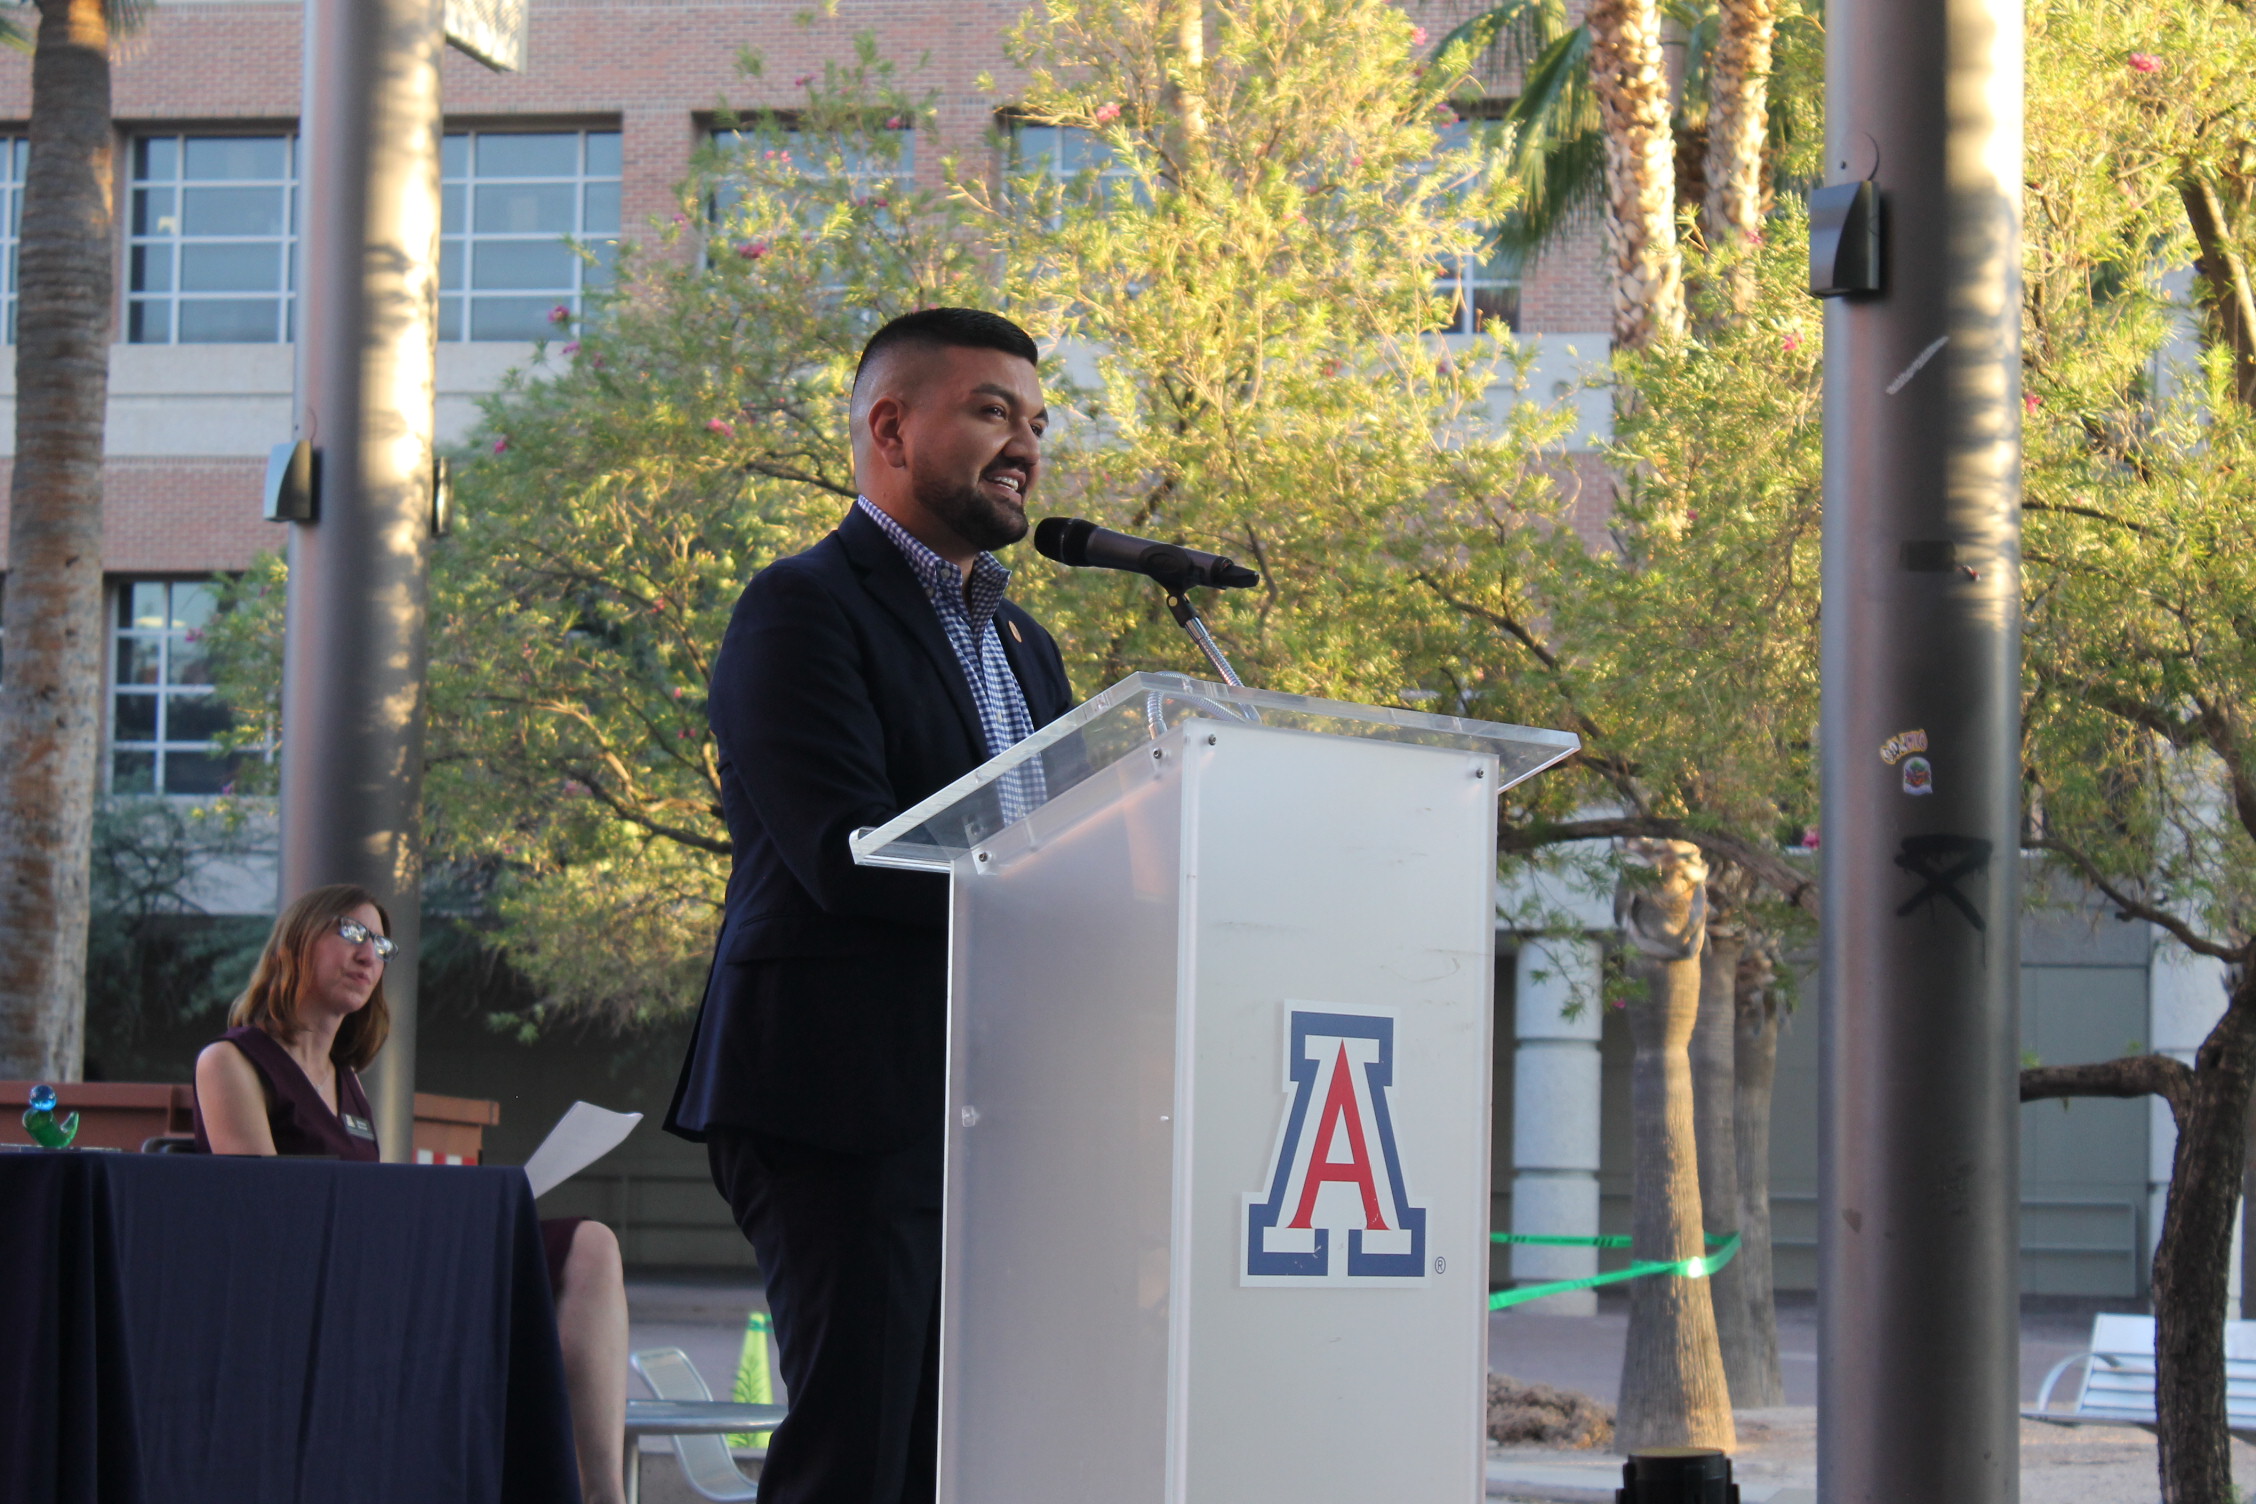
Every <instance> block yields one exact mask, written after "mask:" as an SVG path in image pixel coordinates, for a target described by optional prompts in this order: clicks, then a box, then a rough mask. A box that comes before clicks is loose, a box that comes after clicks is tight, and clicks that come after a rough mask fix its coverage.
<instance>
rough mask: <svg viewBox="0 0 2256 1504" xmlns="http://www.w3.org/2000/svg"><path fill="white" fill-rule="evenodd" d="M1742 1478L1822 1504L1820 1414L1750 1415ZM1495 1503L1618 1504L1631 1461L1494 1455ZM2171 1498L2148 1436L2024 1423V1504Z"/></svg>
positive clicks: (2251, 1453)
mask: <svg viewBox="0 0 2256 1504" xmlns="http://www.w3.org/2000/svg"><path fill="white" fill-rule="evenodd" d="M1738 1421H1739V1449H1738V1451H1736V1452H1735V1453H1733V1454H1732V1459H1731V1465H1732V1472H1733V1475H1734V1476H1735V1477H1736V1478H1737V1480H1738V1482H1739V1491H1740V1498H1741V1499H1742V1500H1743V1501H1744V1504H1816V1499H1817V1493H1816V1483H1817V1412H1816V1410H1814V1409H1811V1408H1809V1407H1807V1406H1799V1407H1791V1408H1787V1409H1783V1410H1744V1411H1741V1412H1740V1414H1739V1417H1738ZM2233 1471H2234V1473H2235V1474H2236V1475H2237V1476H2239V1477H2241V1478H2256V1449H2252V1448H2250V1447H2247V1446H2245V1445H2243V1444H2241V1443H2240V1442H2237V1441H2236V1442H2234V1443H2233ZM1488 1476H1489V1484H1488V1492H1489V1497H1490V1498H1492V1499H1505V1500H1525V1501H1538V1500H1540V1501H1544V1504H1613V1498H1614V1490H1615V1489H1616V1488H1618V1487H1619V1486H1620V1485H1621V1458H1619V1457H1605V1456H1598V1455H1594V1454H1592V1453H1588V1452H1581V1453H1577V1452H1556V1451H1546V1450H1543V1449H1540V1448H1535V1447H1510V1448H1495V1449H1492V1450H1491V1451H1490V1453H1489V1461H1488ZM2160 1497H2161V1489H2160V1487H2159V1485H2158V1484H2157V1483H2156V1481H2155V1474H2154V1438H2153V1437H2151V1436H2149V1435H2147V1434H2146V1433H2145V1432H2144V1431H2134V1430H2126V1429H2116V1428H2112V1427H2109V1428H2100V1427H2089V1428H2083V1429H2070V1428H2067V1427H2063V1426H2048V1425H2044V1424H2041V1423H2040V1422H2037V1421H2023V1422H2022V1423H2021V1501H2022V1504H2152V1501H2154V1500H2156V1499H2159V1498H2160Z"/></svg>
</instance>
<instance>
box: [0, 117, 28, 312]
mask: <svg viewBox="0 0 2256 1504" xmlns="http://www.w3.org/2000/svg"><path fill="white" fill-rule="evenodd" d="M30 159H31V143H30V142H29V141H27V140H25V139H24V138H23V137H21V136H0V260H5V261H6V262H7V266H6V268H5V269H4V270H0V289H4V290H0V298H5V299H6V300H7V305H8V306H7V311H6V317H5V319H4V320H0V328H5V329H6V330H7V343H9V344H11V345H12V344H14V343H15V342H16V276H17V272H16V246H17V244H18V242H19V241H20V240H21V238H22V234H23V179H24V166H25V164H26V163H27V162H28V161H30Z"/></svg>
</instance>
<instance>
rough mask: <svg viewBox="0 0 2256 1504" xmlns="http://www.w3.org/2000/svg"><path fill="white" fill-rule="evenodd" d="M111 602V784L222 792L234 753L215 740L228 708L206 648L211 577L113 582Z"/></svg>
mask: <svg viewBox="0 0 2256 1504" xmlns="http://www.w3.org/2000/svg"><path fill="white" fill-rule="evenodd" d="M116 600H117V608H116V609H117V618H116V625H115V627H113V628H112V631H111V640H112V643H113V645H114V648H115V652H116V657H115V660H114V662H115V670H114V674H115V677H114V680H113V683H112V686H111V694H110V792H111V793H113V794H224V793H228V792H230V791H231V790H232V789H233V787H234V779H235V771H234V770H235V758H236V754H233V753H228V752H224V751H222V750H221V749H220V748H219V747H217V746H215V745H214V744H213V739H214V738H215V737H217V736H219V735H220V734H221V733H223V732H224V731H225V730H226V729H227V726H228V722H229V715H228V710H227V707H226V706H225V705H224V704H222V703H221V702H220V700H219V698H218V697H217V696H216V695H215V694H214V693H213V692H212V686H211V674H210V670H209V665H208V663H207V661H206V658H205V653H204V629H205V627H206V626H208V625H209V624H210V622H211V617H212V612H213V609H214V607H215V605H216V597H215V596H214V594H213V591H212V587H211V585H210V583H209V582H206V581H191V580H120V581H119V582H118V583H117V586H116Z"/></svg>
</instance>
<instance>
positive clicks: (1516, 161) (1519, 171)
mask: <svg viewBox="0 0 2256 1504" xmlns="http://www.w3.org/2000/svg"><path fill="white" fill-rule="evenodd" d="M1781 9H1782V7H1781V6H1780V5H1779V4H1778V3H1777V0H1660V3H1659V4H1658V6H1657V12H1658V15H1659V17H1660V19H1661V20H1663V21H1666V22H1667V23H1669V24H1670V25H1672V26H1673V27H1674V28H1675V29H1676V30H1677V32H1679V33H1680V34H1681V36H1682V38H1683V46H1684V49H1685V58H1684V77H1683V87H1682V89H1681V91H1680V93H1679V95H1678V98H1677V100H1676V104H1675V107H1674V110H1673V112H1672V114H1671V119H1670V129H1671V136H1672V139H1673V141H1674V142H1675V146H1676V151H1675V155H1674V161H1675V162H1676V164H1677V168H1678V170H1677V172H1676V173H1675V177H1676V183H1675V188H1676V192H1677V202H1676V205H1675V207H1676V208H1677V209H1678V210H1681V209H1682V208H1685V207H1688V206H1689V205H1687V203H1686V200H1687V198H1690V199H1691V200H1692V201H1693V204H1694V205H1696V206H1697V207H1698V209H1699V211H1700V219H1701V225H1702V229H1703V231H1704V233H1705V234H1706V235H1707V237H1708V239H1709V241H1710V242H1711V243H1713V244H1725V243H1732V242H1739V241H1743V240H1744V239H1745V238H1746V237H1747V235H1748V234H1749V233H1750V232H1752V231H1754V230H1755V229H1756V228H1757V227H1759V225H1760V224H1761V222H1762V216H1763V214H1764V213H1765V212H1766V211H1767V210H1768V208H1769V206H1770V198H1771V191H1772V187H1773V183H1772V176H1773V173H1772V168H1771V164H1772V162H1773V161H1774V159H1775V158H1776V157H1777V156H1778V155H1779V153H1780V149H1781V148H1782V147H1783V146H1784V145H1786V144H1787V142H1789V141H1790V140H1792V139H1793V138H1794V137H1796V136H1797V135H1798V134H1800V133H1801V132H1804V131H1807V130H1809V129H1810V128H1811V126H1812V125H1813V124H1814V122H1812V121H1810V120H1805V119H1801V118H1798V116H1797V115H1796V114H1794V113H1780V112H1778V111H1776V110H1774V109H1773V102H1772V100H1771V97H1770V89H1769V83H1770V70H1771V54H1772V50H1773V45H1774V42H1775V40H1776V38H1777V37H1778V35H1779V28H1780V24H1781V19H1782V17H1781ZM1783 9H1784V10H1785V11H1786V12H1787V15H1786V17H1785V19H1789V20H1795V21H1804V22H1806V21H1807V20H1808V18H1807V17H1805V16H1803V15H1801V13H1800V11H1799V10H1798V8H1796V7H1794V6H1791V5H1789V6H1786V7H1783ZM1808 29H1809V30H1810V31H1812V32H1814V27H1810V28H1808ZM1795 35H1796V36H1797V37H1800V33H1795ZM1800 39H1801V41H1802V42H1803V43H1804V44H1808V43H1810V42H1813V41H1814V36H1811V37H1801V38H1800ZM1468 40H1469V41H1471V42H1473V43H1474V44H1475V45H1476V46H1478V47H1490V46H1493V47H1494V48H1495V49H1496V57H1497V61H1498V62H1499V63H1500V64H1502V65H1503V66H1505V67H1507V68H1509V67H1513V66H1517V67H1518V68H1519V70H1520V78H1521V87H1520V92H1519V95H1518V97H1517V98H1516V99H1514V100H1513V102H1512V106H1511V108H1510V109H1509V110H1508V111H1506V112H1505V115H1504V124H1505V126H1506V128H1507V134H1508V146H1507V148H1506V150H1507V158H1506V164H1505V165H1506V171H1507V172H1508V173H1509V174H1510V176H1511V177H1512V178H1513V179H1514V180H1515V182H1516V183H1517V184H1518V187H1519V190H1520V199H1519V202H1520V208H1519V209H1518V210H1517V211H1516V212H1515V213H1514V214H1513V216H1512V217H1511V218H1510V219H1509V220H1507V221H1506V222H1505V223H1504V224H1503V225H1502V226H1500V227H1499V228H1498V233H1497V240H1498V244H1499V246H1500V247H1501V248H1502V249H1504V250H1506V251H1509V252H1516V253H1518V254H1520V255H1523V256H1532V255H1534V254H1536V253H1537V252H1539V251H1541V250H1543V249H1544V248H1546V247H1548V246H1549V245H1551V244H1553V243H1555V242H1556V241H1557V240H1558V238H1559V237H1560V235H1561V233H1562V232H1563V231H1564V230H1565V229H1566V228H1567V227H1568V226H1569V225H1570V224H1572V223H1574V222H1576V221H1577V219H1578V218H1579V217H1580V216H1581V215H1582V214H1584V213H1586V212H1588V211H1590V210H1592V209H1595V208H1597V207H1598V206H1599V205H1600V204H1601V202H1604V201H1608V200H1609V199H1610V198H1611V197H1612V194H1611V193H1610V191H1609V182H1608V175H1607V162H1608V160H1609V156H1608V147H1609V143H1608V136H1607V128H1606V123H1605V117H1604V115H1603V113H1602V110H1601V105H1600V91H1599V89H1598V88H1597V87H1596V86H1595V84H1594V80H1593V76H1592V72H1591V55H1592V42H1593V34H1592V31H1591V27H1590V24H1589V22H1587V21H1586V22H1585V23H1584V24H1582V25H1578V26H1569V25H1567V24H1566V10H1565V4H1564V0H1505V3H1503V4H1501V5H1498V6H1496V7H1495V8H1494V9H1491V10H1488V11H1484V12H1482V13H1480V14H1478V15H1475V16H1473V17H1472V18H1471V19H1469V20H1467V21H1465V22H1463V23H1462V24H1460V25H1459V26H1457V27H1456V28H1455V29H1454V30H1452V31H1451V32H1449V34H1448V35H1446V36H1444V37H1443V38H1442V39H1441V41H1440V43H1439V44H1438V45H1437V46H1436V48H1435V51H1434V55H1435V56H1439V55H1440V52H1441V50H1442V49H1445V48H1447V47H1449V46H1451V45H1453V44H1454V43H1457V42H1460V41H1468ZM1735 301H1736V300H1735Z"/></svg>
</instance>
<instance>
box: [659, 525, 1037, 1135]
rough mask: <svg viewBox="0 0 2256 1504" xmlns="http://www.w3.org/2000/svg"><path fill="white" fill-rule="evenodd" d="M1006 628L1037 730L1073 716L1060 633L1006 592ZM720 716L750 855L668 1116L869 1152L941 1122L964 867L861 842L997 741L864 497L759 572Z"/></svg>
mask: <svg viewBox="0 0 2256 1504" xmlns="http://www.w3.org/2000/svg"><path fill="white" fill-rule="evenodd" d="M995 627H996V635H997V636H998V637H999V638H1000V639H1001V640H1002V644H1003V652H1004V655H1005V657H1007V658H1008V659H1009V661H1010V666H1011V669H1012V671H1013V672H1014V673H1015V674H1016V675H1017V677H1018V682H1019V685H1020V687H1021V688H1022V689H1023V690H1024V691H1025V694H1026V704H1027V708H1028V709H1029V710H1030V711H1031V712H1032V713H1033V720H1034V724H1035V725H1036V726H1037V727H1039V726H1044V725H1047V724H1048V723H1049V722H1051V721H1053V720H1055V719H1057V718H1058V717H1059V716H1061V715H1063V714H1065V712H1066V711H1067V710H1069V709H1071V708H1072V691H1071V689H1070V688H1069V687H1068V685H1067V683H1066V677H1065V664H1064V661H1063V660H1062V659H1061V658H1060V657H1059V655H1058V650H1057V644H1056V643H1055V642H1054V641H1052V640H1051V638H1050V634H1049V633H1047V632H1045V631H1043V630H1042V628H1041V627H1040V626H1039V625H1037V624H1036V623H1035V621H1034V618H1033V617H1031V616H1029V615H1027V614H1026V613H1025V612H1024V611H1022V610H1020V609H1019V608H1018V607H1017V606H1014V605H1012V604H1011V603H1010V602H1008V601H1005V602H1004V603H1003V604H1002V606H1001V607H1000V609H999V610H998V611H997V613H996V617H995ZM1014 628H1015V629H1016V630H1013V629H1014ZM706 715H707V719H708V720H709V721H710V722H711V724H712V728H713V735H714V738H715V740H716V741H717V742H718V744H719V750H720V773H721V805H722V812H723V814H724V816H725V817H726V819H727V821H728V828H729V840H730V842H731V843H732V845H733V848H734V858H733V866H732V868H731V871H730V873H729V884H728V900H727V908H726V912H725V915H724V917H723V919H722V923H721V934H720V940H719V943H718V944H717V945H716V946H715V948H714V952H713V969H712V972H711V975H710V977H709V978H708V980H707V982H706V984H705V999H704V1002H703V1004H702V1005H701V1006H700V1008H699V1009H698V1015H697V1026H696V1030H695V1033H694V1035H693V1037H692V1039H691V1043H690V1048H689V1056H688V1058H687V1059H686V1060H684V1061H683V1062H682V1072H681V1080H680V1082H679V1084H678V1085H677V1086H676V1087H675V1089H674V1101H673V1106H672V1108H671V1109H670V1110H669V1111H668V1113H667V1115H666V1128H667V1130H668V1131H669V1132H672V1133H677V1134H680V1135H681V1136H682V1137H684V1138H690V1139H702V1138H703V1137H704V1136H705V1133H706V1130H708V1129H710V1128H715V1127H732V1128H748V1129H753V1130H755V1131H758V1132H763V1133H770V1134H774V1135H777V1136H779V1137H783V1138H789V1139H795V1140H798V1141H800V1142H804V1143H810V1144H815V1145H818V1146H821V1147H825V1148H832V1149H839V1150H845V1151H850V1152H857V1153H883V1152H889V1151H891V1150H894V1149H899V1148H905V1147H907V1146H908V1145H909V1144H911V1143H913V1142H915V1141H916V1140H918V1139H920V1138H922V1137H924V1136H926V1135H927V1134H933V1133H937V1132H938V1130H939V1128H940V1115H941V1111H942V1094H943V1090H944V1085H945V1083H944V1081H943V1079H942V1077H943V1073H944V1070H945V1060H946V1049H947V1040H946V1031H947V1025H946V1018H947V987H948V982H947V924H948V915H947V893H948V880H947V879H946V878H945V877H943V876H940V875H938V874H935V873H923V872H902V871H895V870H888V869H885V868H873V867H857V866H855V865H854V860H853V858H852V856H851V855H849V854H848V851H847V847H846V841H847V837H848V836H849V835H851V834H852V833H853V832H854V831H855V830H856V829H858V828H860V827H863V826H870V825H882V824H884V823H885V822H886V821H887V820H889V819H891V818H892V817H893V816H894V815H897V814H899V813H900V812H901V811H902V810H905V809H907V808H909V807H910V806H911V805H913V804H915V803H916V802H917V801H918V800H920V799H923V798H925V797H926V796H927V795H929V794H931V793H932V792H934V791H935V790H937V789H939V788H941V787H942V786H944V785H946V784H948V783H950V782H952V781H954V780H955V779H957V778H960V777H962V776H963V775H964V774H965V773H968V772H970V771H971V770H972V769H973V768H975V767H977V766H979V764H981V763H983V762H985V761H986V760H987V742H986V735H985V733H984V731H983V730H982V729H981V727H980V722H979V712H978V708H977V707H976V706H975V705H974V704H973V702H972V698H971V686H970V685H969V684H968V683H967V682H966V681H965V679H964V674H963V669H962V667H961V665H959V664H958V663H957V661H956V655H955V652H954V650H953V649H951V648H950V647H949V645H948V637H947V633H946V632H945V631H944V630H943V629H942V628H941V625H940V619H939V616H938V615H937V614H936V613H935V612H934V610H933V607H932V602H931V601H930V600H928V599H927V598H926V596H925V593H924V587H923V586H922V585H921V584H919V583H918V581H917V577H916V575H915V574H914V572H912V571H911V570H910V568H909V564H908V561H907V560H906V559H904V558H902V557H901V552H900V550H899V549H898V548H896V547H895V546H894V544H893V541H892V540H891V539H890V538H888V537H886V535H885V533H884V531H883V530H882V529H881V528H879V527H878V525H877V524H876V523H874V522H872V521H870V520H869V518H867V517H865V516H863V515H862V514H861V512H860V511H859V510H858V509H856V510H854V511H850V512H848V513H847V516H846V520H845V521H844V522H843V523H841V524H840V525H839V527H838V529H837V530H836V531H835V532H833V533H831V535H830V536H829V537H827V538H825V539H823V541H822V542H820V543H818V544H816V545H815V546H814V547H813V548H811V549H808V550H807V551H806V552H805V553H802V554H795V555H793V556H791V557H790V558H786V559H779V560H777V561H776V562H775V563H774V564H772V565H770V566H769V567H768V568H766V569H764V570H762V571H761V572H760V573H759V574H758V575H756V576H754V577H753V580H752V583H751V584H750V585H748V586H746V587H745V591H744V594H743V597H742V598H741V599H739V600H738V602H737V605H736V612H735V615H734V616H733V617H731V618H730V621H729V627H728V633H727V636H726V637H725V638H723V640H722V643H721V651H720V655H719V657H718V658H717V659H715V661H714V664H713V682H712V686H711V691H710V695H709V698H708V700H707V708H706Z"/></svg>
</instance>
